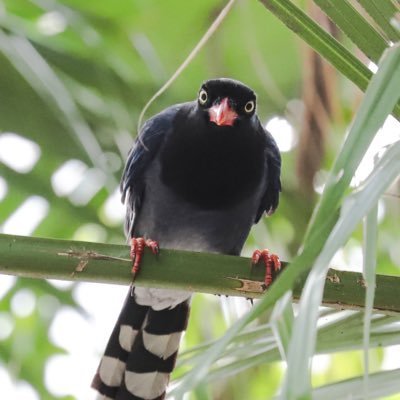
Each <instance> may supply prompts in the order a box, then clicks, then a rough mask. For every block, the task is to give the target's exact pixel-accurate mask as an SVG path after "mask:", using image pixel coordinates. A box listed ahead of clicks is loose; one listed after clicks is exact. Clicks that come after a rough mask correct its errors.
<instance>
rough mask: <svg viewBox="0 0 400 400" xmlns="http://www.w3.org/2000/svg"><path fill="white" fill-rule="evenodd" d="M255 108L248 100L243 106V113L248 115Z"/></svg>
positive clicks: (252, 102) (251, 101)
mask: <svg viewBox="0 0 400 400" xmlns="http://www.w3.org/2000/svg"><path fill="white" fill-rule="evenodd" d="M255 108H256V103H255V102H254V100H250V101H248V102H247V103H246V105H245V106H244V111H246V112H247V113H248V114H250V113H251V112H253V111H254V109H255Z"/></svg>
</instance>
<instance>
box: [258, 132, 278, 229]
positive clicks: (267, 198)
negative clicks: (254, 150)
mask: <svg viewBox="0 0 400 400" xmlns="http://www.w3.org/2000/svg"><path fill="white" fill-rule="evenodd" d="M263 129H264V128H263ZM265 133H266V138H267V141H266V147H265V155H266V160H265V162H266V170H267V176H266V178H267V179H266V186H265V191H264V194H263V196H262V198H261V202H260V206H259V208H258V211H257V214H256V219H255V223H257V222H258V221H259V220H260V218H261V216H262V215H263V213H264V212H265V211H266V212H267V214H268V215H270V214H272V213H273V212H274V211H275V210H276V208H277V207H278V204H279V193H280V191H281V179H280V176H281V155H280V152H279V149H278V146H277V144H276V142H275V140H274V138H273V137H272V135H271V134H270V133H269V132H268V131H265Z"/></svg>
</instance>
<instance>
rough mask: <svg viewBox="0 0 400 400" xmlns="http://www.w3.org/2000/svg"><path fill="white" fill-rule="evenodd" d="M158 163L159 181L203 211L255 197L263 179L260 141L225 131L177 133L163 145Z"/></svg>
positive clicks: (263, 162)
mask: <svg viewBox="0 0 400 400" xmlns="http://www.w3.org/2000/svg"><path fill="white" fill-rule="evenodd" d="M250 136H251V135H250ZM160 161H161V181H162V182H163V183H164V184H165V185H166V186H168V187H169V188H170V189H171V190H173V191H174V192H175V193H176V194H177V195H179V196H180V197H182V198H183V199H185V200H186V201H189V202H191V203H193V204H196V205H197V206H199V207H202V208H205V209H219V208H226V207H230V206H233V205H235V204H238V203H240V202H241V201H243V200H244V199H246V198H248V197H249V196H250V197H251V196H252V195H255V194H256V192H258V190H259V187H260V185H262V183H263V180H264V179H265V176H266V171H265V168H266V163H265V153H264V145H263V140H262V138H261V137H255V136H254V135H253V137H249V138H246V136H245V135H239V134H231V132H230V131H229V128H227V129H226V130H225V131H223V132H217V134H203V133H202V132H196V131H195V130H194V131H192V132H190V131H189V132H187V131H186V132H184V133H183V134H182V133H181V134H179V132H177V133H176V134H173V135H171V137H170V138H169V140H167V141H166V142H165V144H164V146H163V148H162V150H161V160H160Z"/></svg>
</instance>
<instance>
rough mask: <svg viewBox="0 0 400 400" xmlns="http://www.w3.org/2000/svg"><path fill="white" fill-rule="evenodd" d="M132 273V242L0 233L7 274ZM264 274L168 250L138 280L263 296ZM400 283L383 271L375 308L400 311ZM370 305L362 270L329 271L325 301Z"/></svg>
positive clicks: (242, 262) (96, 276)
mask: <svg viewBox="0 0 400 400" xmlns="http://www.w3.org/2000/svg"><path fill="white" fill-rule="evenodd" d="M283 266H284V267H286V266H287V263H286V262H283ZM130 271H131V261H130V259H129V247H128V246H121V245H114V244H103V243H90V242H77V241H69V240H55V239H42V238H33V237H25V236H13V235H3V234H0V273H1V274H6V275H16V276H21V277H29V278H38V279H63V280H69V281H75V282H82V281H86V282H98V283H114V284H121V285H129V284H130V283H131V279H132V277H131V273H130ZM263 276H264V268H263V267H262V266H261V265H260V266H256V267H253V268H252V267H251V263H250V260H249V259H248V258H244V257H235V256H226V255H220V254H208V253H196V252H187V251H178V250H167V249H162V250H161V253H160V255H159V256H154V255H153V254H151V252H150V251H148V252H146V254H145V256H144V257H143V263H142V270H141V272H140V274H139V276H138V277H137V280H136V284H137V285H138V286H151V287H163V288H171V289H181V290H188V291H192V292H203V293H212V294H219V295H227V296H244V297H248V298H259V297H261V296H262V295H263V294H264V292H263ZM305 278H306V277H305V276H304V277H302V278H301V279H299V280H298V281H297V282H296V283H295V287H294V288H293V296H294V299H298V298H299V296H300V294H301V290H302V287H303V284H304V281H305ZM275 284H279V279H278V280H277V282H276V283H275ZM399 287H400V277H394V276H385V275H377V277H376V291H375V301H374V310H375V311H379V312H381V313H384V314H399V313H400V296H398V288H399ZM267 295H268V294H267ZM364 303H365V282H364V280H363V278H362V275H361V274H360V273H356V272H349V271H337V270H334V269H331V270H330V271H329V273H328V277H327V280H326V285H325V292H324V298H323V304H325V305H329V306H333V307H339V308H346V309H359V308H363V307H364Z"/></svg>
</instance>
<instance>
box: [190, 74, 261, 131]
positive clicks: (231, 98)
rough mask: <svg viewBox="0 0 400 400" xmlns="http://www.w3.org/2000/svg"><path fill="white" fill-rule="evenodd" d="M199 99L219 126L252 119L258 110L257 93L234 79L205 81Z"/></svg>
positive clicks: (213, 121)
mask: <svg viewBox="0 0 400 400" xmlns="http://www.w3.org/2000/svg"><path fill="white" fill-rule="evenodd" d="M197 101H198V104H199V107H200V108H201V109H203V110H204V112H205V115H206V117H207V119H208V120H209V121H210V122H211V123H213V124H216V125H218V126H234V125H235V124H237V123H238V122H239V121H243V120H249V119H251V117H252V116H253V115H254V114H255V111H256V95H255V93H254V92H253V91H252V90H251V89H250V88H248V87H247V86H246V85H244V84H243V83H241V82H239V81H235V80H232V79H212V80H209V81H206V82H204V83H203V85H202V86H201V88H200V91H199V95H198V98H197Z"/></svg>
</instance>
